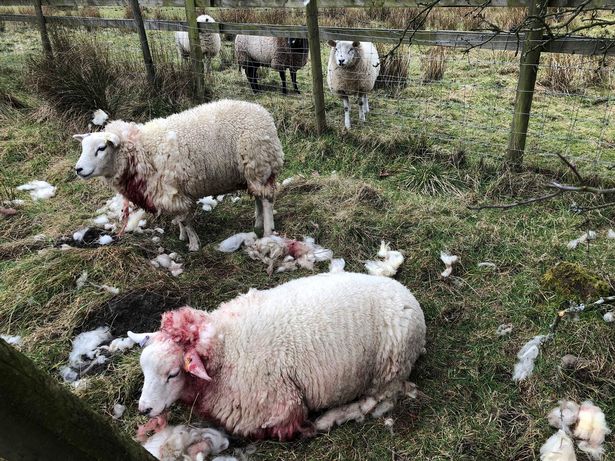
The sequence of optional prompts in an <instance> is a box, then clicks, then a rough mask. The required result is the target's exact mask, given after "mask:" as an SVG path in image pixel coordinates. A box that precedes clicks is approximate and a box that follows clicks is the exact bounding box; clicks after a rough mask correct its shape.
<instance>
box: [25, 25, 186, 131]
mask: <svg viewBox="0 0 615 461" xmlns="http://www.w3.org/2000/svg"><path fill="white" fill-rule="evenodd" d="M51 40H52V47H53V50H54V57H53V58H48V57H46V56H44V55H42V54H41V55H37V56H34V57H32V58H30V59H29V61H28V64H27V65H28V78H29V81H30V83H31V84H32V85H33V87H34V88H35V89H36V90H37V91H38V92H39V93H40V94H41V95H42V96H44V97H45V99H46V100H47V101H48V102H49V103H50V105H51V106H52V107H53V108H54V109H55V110H56V111H57V112H58V113H60V114H63V116H65V117H66V118H67V119H73V120H76V121H78V120H82V121H83V120H87V119H88V118H89V116H90V115H91V113H92V112H93V111H94V110H96V109H102V110H104V111H106V112H108V113H109V114H110V115H111V117H114V118H126V119H129V120H146V119H149V118H151V117H155V116H163V115H167V114H170V113H173V112H177V111H179V110H182V109H183V108H185V107H187V106H188V105H189V104H190V102H191V101H190V100H191V96H192V95H193V94H194V92H193V88H192V78H191V73H192V70H191V69H190V67H189V65H188V64H185V63H177V61H176V60H175V57H174V50H172V49H168V47H163V46H161V45H159V44H157V43H156V42H154V43H152V47H151V48H152V55H153V59H154V62H155V64H156V77H157V78H156V84H155V85H151V84H149V82H148V81H147V78H146V74H145V68H144V65H143V62H142V61H141V60H140V56H139V55H138V54H134V55H131V56H130V57H129V58H127V59H126V58H125V57H124V56H122V55H120V54H119V53H117V52H116V53H114V52H113V50H112V47H111V45H110V44H109V43H108V42H104V41H102V40H99V39H98V38H97V37H96V35H95V34H91V33H89V34H85V33H83V32H70V31H67V30H63V29H58V30H56V31H54V33H53V34H52V36H51ZM120 56H122V59H120Z"/></svg>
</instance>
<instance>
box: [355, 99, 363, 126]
mask: <svg viewBox="0 0 615 461" xmlns="http://www.w3.org/2000/svg"><path fill="white" fill-rule="evenodd" d="M357 102H358V103H359V121H360V122H362V123H363V122H365V112H364V111H363V96H359V100H358V101H357Z"/></svg>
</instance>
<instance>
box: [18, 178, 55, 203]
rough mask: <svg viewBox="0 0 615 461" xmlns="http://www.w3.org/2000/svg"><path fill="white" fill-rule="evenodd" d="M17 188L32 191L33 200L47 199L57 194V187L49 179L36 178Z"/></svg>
mask: <svg viewBox="0 0 615 461" xmlns="http://www.w3.org/2000/svg"><path fill="white" fill-rule="evenodd" d="M17 190H21V191H28V192H30V197H32V200H34V201H37V200H46V199H49V198H51V197H53V196H55V195H56V188H55V187H54V186H52V185H51V184H49V183H48V182H47V181H39V180H34V181H30V182H28V183H26V184H22V185H21V186H19V187H17Z"/></svg>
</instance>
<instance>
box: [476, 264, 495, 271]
mask: <svg viewBox="0 0 615 461" xmlns="http://www.w3.org/2000/svg"><path fill="white" fill-rule="evenodd" d="M478 267H488V268H489V269H493V270H495V269H497V267H498V266H496V265H495V264H494V263H490V262H482V263H478Z"/></svg>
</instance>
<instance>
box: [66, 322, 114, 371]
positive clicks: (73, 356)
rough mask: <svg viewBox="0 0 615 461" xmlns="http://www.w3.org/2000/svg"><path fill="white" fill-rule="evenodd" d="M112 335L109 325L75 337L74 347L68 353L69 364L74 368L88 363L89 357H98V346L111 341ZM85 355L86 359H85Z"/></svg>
mask: <svg viewBox="0 0 615 461" xmlns="http://www.w3.org/2000/svg"><path fill="white" fill-rule="evenodd" d="M111 339H112V336H111V333H110V331H109V328H108V327H99V328H96V329H95V330H92V331H85V332H83V333H80V334H79V335H77V336H76V337H75V339H73V349H72V350H71V352H70V354H69V355H68V364H69V365H70V366H71V367H73V368H81V367H82V366H84V365H87V364H88V363H89V361H88V360H87V359H90V360H92V359H94V358H95V357H96V353H97V351H96V350H97V348H98V346H100V345H101V344H103V343H106V342H109V341H111ZM84 357H85V359H84Z"/></svg>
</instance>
